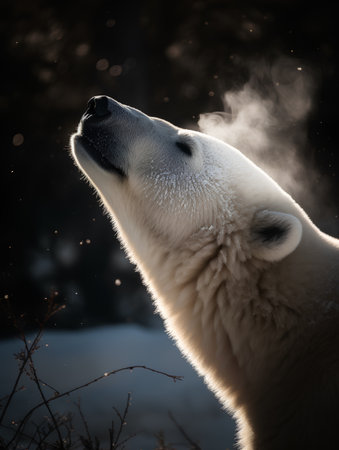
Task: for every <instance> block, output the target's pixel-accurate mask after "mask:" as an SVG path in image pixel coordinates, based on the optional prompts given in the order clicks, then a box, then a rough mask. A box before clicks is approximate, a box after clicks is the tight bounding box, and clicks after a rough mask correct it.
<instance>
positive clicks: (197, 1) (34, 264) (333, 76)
mask: <svg viewBox="0 0 339 450" xmlns="http://www.w3.org/2000/svg"><path fill="white" fill-rule="evenodd" d="M0 8H1V11H0V23H1V33H2V38H1V41H0V45H1V47H2V48H1V67H2V68H1V77H2V83H1V94H0V108H1V112H2V114H1V124H2V130H3V131H2V148H1V172H2V175H1V180H2V181H3V187H2V202H3V203H2V207H1V210H2V220H1V236H0V239H1V292H0V302H1V303H2V304H5V303H7V301H9V302H10V304H11V307H12V308H13V309H14V310H15V311H16V312H18V313H23V314H26V319H25V321H26V323H27V326H28V327H30V328H32V327H34V323H35V322H34V318H35V317H36V316H39V314H41V313H42V311H43V309H44V302H45V300H44V299H45V298H50V297H54V298H55V299H56V301H57V302H59V303H61V304H65V305H66V308H65V310H64V311H63V312H62V313H60V314H58V315H57V316H55V318H54V321H53V322H52V323H51V324H50V325H51V326H52V327H54V328H57V329H62V328H81V327H89V326H93V325H97V324H103V323H118V322H120V323H121V322H135V323H140V324H145V325H150V326H159V319H157V317H156V316H154V315H152V305H151V303H150V301H149V298H148V295H147V293H146V291H145V289H144V288H143V287H142V285H141V283H140V278H139V275H138V274H137V273H136V272H135V271H134V268H133V267H132V266H131V265H130V263H129V262H128V261H126V259H125V258H124V255H123V252H122V250H121V249H120V246H119V243H118V242H117V240H116V238H115V236H114V234H113V232H112V229H111V224H110V221H109V219H108V217H106V216H104V214H103V211H102V210H101V208H100V206H99V204H98V201H97V198H96V197H95V195H94V193H93V190H92V189H90V187H89V186H88V185H87V184H86V183H85V182H84V181H83V180H82V179H81V175H80V173H79V171H78V170H77V168H76V167H75V166H74V165H73V162H72V160H71V158H70V157H69V147H68V142H69V137H70V135H71V134H72V133H73V132H74V131H75V129H76V126H77V123H78V121H79V119H80V117H81V115H82V113H83V112H84V110H85V108H86V104H87V101H88V99H89V98H90V97H91V96H93V95H98V94H106V95H109V96H112V97H114V98H116V99H117V100H119V101H121V102H123V103H126V104H129V105H131V106H134V107H136V108H139V109H141V110H143V111H144V112H146V113H147V114H149V115H152V116H158V117H161V118H164V119H166V120H169V121H171V122H173V123H174V124H176V125H178V126H182V127H195V128H196V127H197V121H198V119H199V114H200V113H206V112H213V111H223V110H224V104H223V101H222V99H223V95H224V93H225V92H227V91H233V90H237V89H240V88H241V87H242V86H243V85H244V84H245V83H246V82H247V81H248V80H249V79H250V76H251V73H250V72H251V71H250V70H249V67H250V64H249V62H251V63H253V62H255V61H257V60H258V61H266V63H267V64H268V65H269V64H270V63H273V62H274V61H275V60H276V59H277V58H281V57H286V58H289V61H290V60H292V61H293V58H294V59H295V66H296V67H297V66H298V67H299V66H301V67H304V66H307V67H308V70H309V72H312V79H313V84H314V89H313V93H312V105H313V106H312V109H311V112H310V114H309V115H308V117H307V121H306V125H305V126H306V134H307V140H306V141H305V142H304V143H303V145H302V146H301V147H300V148H299V149H298V151H299V152H300V155H301V157H302V158H304V159H305V161H306V160H307V161H311V162H312V164H313V165H314V167H316V170H317V174H318V176H317V179H316V182H315V183H314V185H313V189H314V190H312V192H311V193H310V194H311V195H314V196H315V197H316V195H317V191H318V189H320V188H321V187H322V186H325V185H326V186H327V187H326V202H328V204H331V205H333V206H332V207H331V209H330V211H331V213H330V214H327V215H326V220H325V217H324V215H323V214H322V210H321V207H320V208H319V210H317V208H313V210H310V211H307V212H309V213H310V214H311V217H312V218H314V220H315V221H316V223H317V224H319V225H320V226H322V228H323V229H324V230H325V231H329V232H331V233H332V234H335V235H337V236H338V235H339V225H338V217H337V214H336V211H338V209H336V208H337V204H336V201H337V186H338V176H339V175H338V164H339V158H338V151H337V142H336V138H337V134H336V133H337V129H338V124H337V121H338V118H337V109H338V105H337V104H338V81H337V78H338V70H337V69H338V62H337V49H336V48H335V46H334V43H335V40H336V39H335V38H336V37H337V29H338V25H337V13H336V12H335V11H334V8H335V4H333V5H332V4H330V3H329V2H328V4H326V2H321V3H319V2H300V1H295V0H275V1H270V0H255V1H252V0H241V1H240V0H238V1H236V0H225V1H221V0H180V1H173V0H171V1H169V0H163V1H155V0H145V1H136V0H134V1H133V0H124V1H114V0H111V1H108V0H96V1H82V2H67V3H65V2H57V1H55V2H53V1H42V0H30V1H26V0H14V1H13V0H2V1H1V6H0ZM282 170H284V168H282ZM9 322H10V321H9V320H8V315H7V313H6V312H5V310H4V309H3V310H2V311H1V322H0V332H1V334H2V335H3V336H5V335H8V334H9V333H11V326H10V324H9Z"/></svg>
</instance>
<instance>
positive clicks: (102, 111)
mask: <svg viewBox="0 0 339 450" xmlns="http://www.w3.org/2000/svg"><path fill="white" fill-rule="evenodd" d="M108 103H109V97H106V95H100V96H97V97H92V98H91V99H90V100H89V101H88V104H87V110H86V112H85V114H84V115H85V116H94V117H97V118H100V117H105V116H108V115H111V111H110V109H109V105H108Z"/></svg>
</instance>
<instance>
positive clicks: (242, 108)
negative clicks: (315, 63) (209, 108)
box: [198, 58, 326, 216]
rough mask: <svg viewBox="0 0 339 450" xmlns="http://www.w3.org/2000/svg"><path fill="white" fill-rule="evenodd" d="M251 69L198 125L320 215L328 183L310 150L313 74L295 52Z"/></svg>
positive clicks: (253, 66) (310, 210)
mask: <svg viewBox="0 0 339 450" xmlns="http://www.w3.org/2000/svg"><path fill="white" fill-rule="evenodd" d="M250 73H251V77H250V80H249V81H248V82H247V83H246V84H245V85H244V86H243V87H242V88H241V89H240V90H237V91H229V92H226V93H225V94H224V97H223V103H224V109H225V111H224V112H214V113H206V114H201V115H200V120H199V122H198V125H199V127H200V129H201V131H203V132H205V133H207V134H210V135H213V136H215V137H217V138H219V139H221V140H223V141H225V142H227V143H228V144H231V145H233V146H234V147H236V148H238V149H239V150H240V151H241V152H242V153H244V154H245V155H246V156H248V157H249V158H250V159H251V160H252V161H253V162H255V163H256V164H257V165H258V166H259V167H261V168H262V169H263V170H265V171H266V172H267V173H268V174H269V175H270V176H271V177H272V178H273V179H275V180H276V181H277V182H278V183H279V184H280V185H281V186H282V187H283V188H284V189H285V190H286V191H287V192H288V193H290V194H291V195H292V196H293V197H294V198H295V199H296V200H297V201H298V202H300V203H301V204H302V205H303V207H304V208H305V209H306V210H307V211H308V212H309V213H311V214H313V215H315V216H318V213H319V211H318V204H319V202H320V201H321V200H322V198H323V197H324V196H325V191H326V188H325V187H324V186H323V181H322V183H321V184H322V185H321V186H320V183H319V174H318V173H317V171H316V170H315V168H314V167H313V166H312V157H311V156H310V154H307V153H308V152H311V151H312V149H311V148H309V146H308V145H307V144H308V142H307V127H306V119H307V118H308V115H309V113H310V111H311V107H312V97H313V95H314V83H313V77H312V74H311V73H310V70H309V69H308V68H305V67H303V66H301V65H298V63H296V62H295V60H294V59H292V58H283V59H279V60H278V61H276V62H275V63H274V64H273V65H271V66H270V65H268V64H265V63H260V64H259V63H257V64H256V65H252V66H251V67H250ZM306 150H307V152H306ZM322 212H323V211H322Z"/></svg>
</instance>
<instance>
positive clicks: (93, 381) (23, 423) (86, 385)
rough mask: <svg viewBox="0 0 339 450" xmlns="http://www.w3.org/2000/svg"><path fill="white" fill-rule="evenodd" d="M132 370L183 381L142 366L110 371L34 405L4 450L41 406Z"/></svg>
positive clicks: (177, 377)
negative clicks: (140, 370)
mask: <svg viewBox="0 0 339 450" xmlns="http://www.w3.org/2000/svg"><path fill="white" fill-rule="evenodd" d="M134 369H144V370H148V371H150V372H153V373H157V374H160V375H164V376H166V377H169V378H171V379H172V380H173V381H174V382H176V381H177V380H179V381H181V380H183V377H182V376H178V375H171V374H168V373H166V372H163V371H161V370H156V369H152V368H150V367H147V366H143V365H137V366H127V367H122V368H120V369H116V370H112V371H110V372H105V373H104V374H103V375H100V376H99V377H97V378H94V379H93V380H90V381H88V382H87V383H84V384H82V385H81V386H77V387H75V388H73V389H70V390H68V391H66V392H62V393H60V394H58V395H53V396H52V397H49V398H45V400H44V401H42V402H40V403H38V404H37V405H35V406H34V407H33V408H32V409H30V410H29V411H28V412H27V413H26V415H25V416H24V418H23V419H22V420H21V421H20V424H19V426H18V428H17V430H16V432H15V434H14V436H13V437H12V439H11V440H10V441H9V443H8V444H7V446H6V448H9V446H10V445H11V444H12V443H13V442H14V441H15V440H16V438H17V436H19V435H20V433H21V431H22V429H23V427H24V426H25V424H26V422H27V420H28V419H29V417H31V415H32V414H33V413H34V412H35V411H36V410H37V409H39V408H40V407H41V406H43V405H46V404H49V403H50V402H52V401H54V400H57V399H60V398H62V397H65V396H69V395H70V394H72V393H73V392H76V391H78V390H80V389H83V388H85V387H88V386H90V385H91V384H93V383H96V382H98V381H100V380H102V379H103V378H107V377H109V376H111V375H115V374H117V373H119V372H123V371H126V370H134Z"/></svg>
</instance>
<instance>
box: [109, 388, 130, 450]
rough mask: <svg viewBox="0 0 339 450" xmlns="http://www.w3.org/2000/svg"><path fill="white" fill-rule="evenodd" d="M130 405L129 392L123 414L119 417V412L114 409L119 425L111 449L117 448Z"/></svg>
mask: <svg viewBox="0 0 339 450" xmlns="http://www.w3.org/2000/svg"><path fill="white" fill-rule="evenodd" d="M130 404H131V393H130V392H129V393H128V394H127V402H126V406H125V410H124V412H123V414H122V415H121V414H120V413H119V411H118V410H117V409H116V408H114V411H115V412H116V414H117V416H118V417H119V420H120V425H119V429H118V432H117V435H116V437H115V439H114V441H113V444H112V448H118V446H119V439H120V435H121V433H122V429H123V427H124V425H126V417H127V413H128V408H129V406H130Z"/></svg>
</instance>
